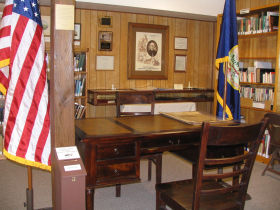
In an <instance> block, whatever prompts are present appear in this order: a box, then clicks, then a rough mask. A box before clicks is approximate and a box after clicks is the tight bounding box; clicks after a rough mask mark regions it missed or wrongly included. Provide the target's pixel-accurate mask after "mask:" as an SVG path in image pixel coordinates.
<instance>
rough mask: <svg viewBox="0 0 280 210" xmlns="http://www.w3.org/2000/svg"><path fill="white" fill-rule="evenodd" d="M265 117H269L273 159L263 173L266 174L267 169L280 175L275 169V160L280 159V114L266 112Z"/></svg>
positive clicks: (270, 151) (270, 146)
mask: <svg viewBox="0 0 280 210" xmlns="http://www.w3.org/2000/svg"><path fill="white" fill-rule="evenodd" d="M265 117H267V118H268V132H269V135H270V144H269V151H268V152H269V154H270V156H271V159H270V160H269V162H268V164H267V165H266V167H265V169H264V170H263V172H262V175H265V172H266V171H270V172H272V173H275V174H278V175H280V171H279V170H278V171H277V170H275V169H274V162H275V160H278V161H280V114H277V113H266V114H265ZM270 166H271V167H270Z"/></svg>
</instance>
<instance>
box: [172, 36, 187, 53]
mask: <svg viewBox="0 0 280 210" xmlns="http://www.w3.org/2000/svg"><path fill="white" fill-rule="evenodd" d="M174 49H175V50H187V49H188V38H187V37H175V39H174Z"/></svg>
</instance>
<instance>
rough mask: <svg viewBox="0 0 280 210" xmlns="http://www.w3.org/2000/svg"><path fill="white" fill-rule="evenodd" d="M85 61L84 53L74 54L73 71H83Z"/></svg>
mask: <svg viewBox="0 0 280 210" xmlns="http://www.w3.org/2000/svg"><path fill="white" fill-rule="evenodd" d="M85 63H86V54H85V53H80V54H75V56H74V71H84V70H85Z"/></svg>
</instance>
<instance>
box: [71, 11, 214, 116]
mask: <svg viewBox="0 0 280 210" xmlns="http://www.w3.org/2000/svg"><path fill="white" fill-rule="evenodd" d="M102 16H111V17H112V20H113V26H112V27H111V28H106V27H100V26H99V24H98V18H99V17H102ZM75 22H77V23H81V45H80V47H81V48H82V49H85V48H89V69H88V82H89V83H88V88H90V89H95V88H109V89H110V88H111V87H112V84H114V87H116V88H152V87H155V88H173V85H174V84H175V83H181V84H184V86H185V87H187V86H188V85H189V84H190V85H191V86H192V87H199V88H213V76H212V75H213V69H214V67H213V61H214V46H215V37H216V35H215V32H216V23H215V22H207V21H198V20H187V19H179V18H172V17H161V16H152V15H143V14H132V13H121V12H109V11H96V10H84V9H76V19H75ZM129 22H135V23H147V24H160V25H167V26H169V58H168V61H167V62H168V79H167V80H128V79H127V57H128V55H127V47H128V46H127V43H128V23H129ZM99 31H112V32H113V48H112V51H99V50H98V32H99ZM176 36H180V37H187V38H188V50H186V51H184V50H174V37H176ZM175 54H182V55H187V71H186V72H183V73H177V72H176V73H175V72H174V55H175ZM97 55H112V56H114V70H113V71H96V56H97ZM104 112H105V115H111V114H112V112H114V108H113V107H110V106H107V107H95V109H91V110H90V113H91V114H90V116H92V115H93V116H99V115H104Z"/></svg>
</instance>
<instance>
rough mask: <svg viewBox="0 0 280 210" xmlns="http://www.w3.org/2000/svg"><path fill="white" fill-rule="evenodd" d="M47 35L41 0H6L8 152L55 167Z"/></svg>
mask: <svg viewBox="0 0 280 210" xmlns="http://www.w3.org/2000/svg"><path fill="white" fill-rule="evenodd" d="M45 57H46V56H45V44H44V35H43V28H42V22H41V16H40V11H39V5H38V2H37V0H6V3H5V8H4V11H3V16H2V20H1V27H0V83H1V85H0V90H1V91H2V92H3V93H4V94H5V95H6V101H5V110H4V121H3V134H4V149H3V153H4V155H5V156H6V157H7V158H9V159H11V160H14V161H16V162H19V163H22V164H25V165H29V166H35V167H38V168H42V169H46V170H50V169H51V167H50V165H51V161H50V151H51V149H50V146H51V142H50V118H49V110H50V104H49V97H48V85H47V75H46V59H45Z"/></svg>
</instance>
